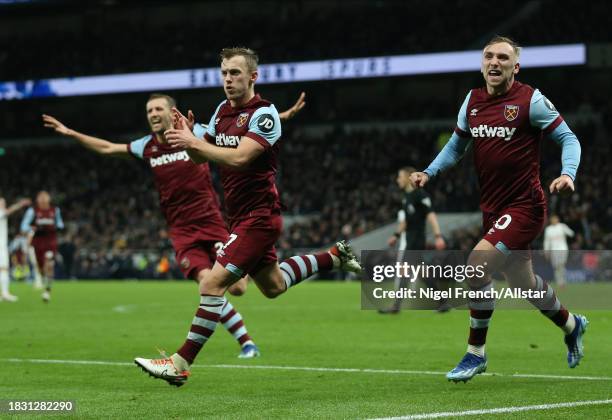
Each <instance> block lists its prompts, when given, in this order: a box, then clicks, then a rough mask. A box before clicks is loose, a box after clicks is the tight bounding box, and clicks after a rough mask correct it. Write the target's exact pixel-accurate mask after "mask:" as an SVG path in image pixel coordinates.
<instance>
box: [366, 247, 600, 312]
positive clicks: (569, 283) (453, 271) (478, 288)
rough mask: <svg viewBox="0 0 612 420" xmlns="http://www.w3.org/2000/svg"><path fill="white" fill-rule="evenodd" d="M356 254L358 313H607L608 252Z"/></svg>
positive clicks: (402, 252) (536, 251)
mask: <svg viewBox="0 0 612 420" xmlns="http://www.w3.org/2000/svg"><path fill="white" fill-rule="evenodd" d="M505 251H506V252H500V251H499V250H497V249H496V250H493V251H433V250H423V251H408V250H406V251H398V250H383V251H380V250H375V251H362V253H361V261H362V265H363V274H362V278H361V307H362V309H374V310H379V311H385V310H399V309H431V310H440V311H446V310H449V309H452V308H457V309H468V308H479V307H482V308H489V307H492V306H494V307H495V309H538V310H542V311H547V310H554V309H555V306H556V305H557V304H558V301H559V299H558V298H557V297H559V298H561V299H562V300H563V302H564V305H565V306H567V307H571V308H574V309H582V310H585V309H586V310H589V309H593V310H597V309H605V310H610V309H612V251H609V250H606V251H572V250H570V251H541V250H530V251H511V252H510V251H507V250H505Z"/></svg>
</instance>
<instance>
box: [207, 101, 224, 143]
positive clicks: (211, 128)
mask: <svg viewBox="0 0 612 420" xmlns="http://www.w3.org/2000/svg"><path fill="white" fill-rule="evenodd" d="M225 102H227V101H223V102H221V103H220V104H219V106H218V107H217V109H215V113H214V114H213V115H212V117H210V122H209V123H208V127H206V132H205V133H204V134H208V135H209V136H210V137H215V136H216V135H217V131H216V130H215V126H216V125H217V124H216V122H217V121H216V120H217V114H218V113H219V110H220V109H221V107H222V106H223V104H224V103H225Z"/></svg>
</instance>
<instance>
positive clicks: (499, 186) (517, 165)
mask: <svg viewBox="0 0 612 420" xmlns="http://www.w3.org/2000/svg"><path fill="white" fill-rule="evenodd" d="M520 51H521V49H520V47H519V46H518V45H517V44H516V43H515V42H514V41H513V40H511V39H509V38H506V37H499V36H498V37H495V38H493V39H492V40H491V41H489V42H488V43H487V45H486V46H485V48H484V50H483V54H482V67H481V72H482V74H483V76H484V80H485V85H486V86H485V87H484V88H480V89H472V90H471V91H470V92H469V93H468V95H467V97H466V98H465V101H464V102H463V105H462V106H461V109H460V111H459V116H458V120H457V127H456V128H455V132H454V134H453V135H452V136H451V138H450V140H449V142H448V143H447V144H446V146H445V147H444V149H443V150H442V151H441V152H440V153H439V154H438V156H437V157H436V158H435V159H434V161H433V162H432V163H431V164H430V165H429V167H428V168H427V169H425V171H423V172H416V173H413V174H412V179H413V181H414V183H415V185H416V186H418V187H423V186H424V185H425V184H426V183H427V182H428V181H429V179H430V178H432V177H434V176H436V175H438V174H439V173H441V172H443V171H444V170H446V169H448V168H450V167H451V166H453V165H455V164H456V163H457V162H458V161H459V160H460V159H461V157H462V156H463V154H464V153H465V151H466V148H467V147H468V146H471V148H472V149H473V153H474V164H475V166H476V171H477V173H478V180H479V184H480V190H481V198H480V208H481V210H482V214H483V231H484V237H483V238H482V240H481V241H480V242H479V243H478V244H477V245H476V247H475V248H474V249H473V251H472V252H471V254H470V256H469V258H468V265H472V266H477V265H480V266H486V268H487V270H488V273H492V272H495V271H502V272H504V274H505V276H506V278H507V280H508V281H509V283H510V284H511V285H512V286H513V287H520V288H522V289H524V290H533V291H537V292H542V295H543V297H542V298H541V299H536V298H533V299H529V300H530V302H531V303H532V304H533V305H534V306H536V307H537V308H538V309H540V311H541V312H542V313H543V314H544V315H546V316H547V317H548V318H550V319H551V321H553V322H554V323H555V324H556V325H557V326H558V327H559V328H561V330H562V331H563V332H564V334H565V343H566V345H567V351H568V352H567V363H568V365H569V367H570V368H574V367H576V366H577V365H578V363H579V362H580V359H582V357H583V345H582V336H583V334H584V332H585V330H586V327H587V323H588V322H587V319H586V318H585V317H584V316H582V315H574V314H572V313H570V312H568V310H567V309H565V307H564V306H563V305H562V304H561V303H560V301H559V299H558V298H557V296H556V295H555V293H554V291H553V290H552V288H551V287H550V286H549V285H548V284H547V283H546V282H544V281H543V280H542V279H541V278H540V277H539V276H536V275H534V273H533V269H532V264H531V257H530V255H529V252H518V251H520V250H528V249H529V244H530V243H531V242H532V241H533V240H534V239H535V238H536V237H537V236H538V235H539V234H540V232H541V231H542V228H543V226H544V222H545V220H546V200H545V197H544V191H543V190H542V186H541V185H540V140H541V139H542V137H543V136H547V137H549V138H551V139H553V140H554V141H555V142H557V143H558V144H560V145H561V147H562V157H561V161H562V170H561V174H560V176H559V177H558V178H556V179H555V180H553V181H552V183H551V184H550V187H549V190H550V192H551V193H571V192H573V191H574V179H575V177H576V171H577V169H578V164H579V162H580V143H579V142H578V139H577V138H576V136H575V135H574V133H573V132H572V131H571V130H570V129H569V127H568V126H567V124H566V123H565V121H564V120H563V118H562V117H561V115H560V114H559V112H557V110H556V109H555V107H554V106H553V105H552V103H551V102H550V101H549V100H548V99H546V97H545V96H544V95H543V94H542V93H541V92H540V91H539V90H537V89H534V88H532V87H531V86H529V85H526V84H523V83H520V82H518V81H517V80H515V76H516V74H517V73H518V72H519V68H520V64H519V57H520ZM468 284H469V287H470V288H471V289H472V290H477V291H482V292H487V291H490V290H492V283H491V279H490V276H488V275H487V276H483V277H482V278H477V277H472V278H470V279H469V281H468ZM483 295H486V294H483ZM533 295H534V296H537V294H533ZM468 306H469V308H470V334H469V338H468V348H467V353H466V354H465V356H464V357H463V359H462V360H461V361H460V362H459V364H458V365H457V366H456V367H455V368H454V369H453V370H451V371H450V372H449V373H448V374H447V378H448V379H449V380H452V381H467V380H469V379H471V378H472V377H474V375H476V374H478V373H481V372H484V371H485V370H486V367H487V356H486V354H485V340H486V336H487V329H488V327H489V322H490V320H491V316H492V314H493V307H494V299H478V300H477V299H472V300H469V301H468Z"/></svg>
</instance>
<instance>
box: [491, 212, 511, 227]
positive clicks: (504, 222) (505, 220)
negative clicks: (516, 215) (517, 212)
mask: <svg viewBox="0 0 612 420" xmlns="http://www.w3.org/2000/svg"><path fill="white" fill-rule="evenodd" d="M510 222H512V216H510V215H509V214H504V215H503V216H502V217H500V218H499V219H497V222H495V228H496V229H500V230H502V229H506V228H507V227H508V225H509V224H510Z"/></svg>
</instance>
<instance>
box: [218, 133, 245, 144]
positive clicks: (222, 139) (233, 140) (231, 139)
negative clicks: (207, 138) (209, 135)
mask: <svg viewBox="0 0 612 420" xmlns="http://www.w3.org/2000/svg"><path fill="white" fill-rule="evenodd" d="M215 143H216V144H217V146H238V145H239V144H240V136H226V135H225V133H221V134H217V136H216V137H215Z"/></svg>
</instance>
